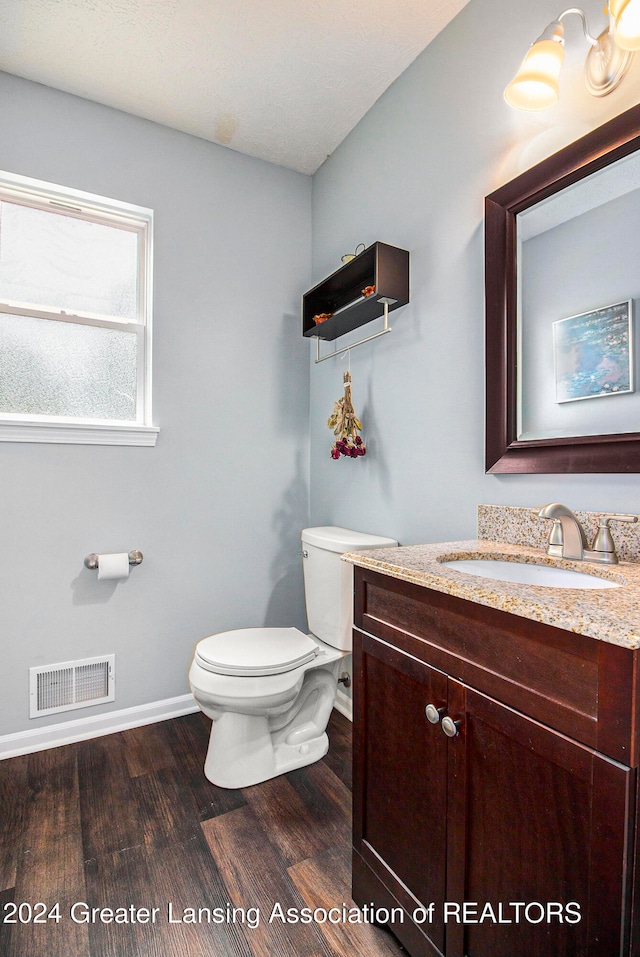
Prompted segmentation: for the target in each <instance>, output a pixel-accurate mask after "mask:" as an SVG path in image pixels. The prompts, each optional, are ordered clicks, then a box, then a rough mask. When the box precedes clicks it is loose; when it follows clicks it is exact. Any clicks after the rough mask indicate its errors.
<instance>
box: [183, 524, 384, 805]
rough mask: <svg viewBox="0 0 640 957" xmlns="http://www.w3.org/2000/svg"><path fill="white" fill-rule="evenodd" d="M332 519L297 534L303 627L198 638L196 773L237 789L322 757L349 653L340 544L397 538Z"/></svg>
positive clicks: (193, 679)
mask: <svg viewBox="0 0 640 957" xmlns="http://www.w3.org/2000/svg"><path fill="white" fill-rule="evenodd" d="M397 544H398V543H397V542H395V541H394V540H393V539H389V538H379V537H376V536H373V535H366V534H363V533H361V532H352V531H349V530H347V529H343V528H337V527H333V526H325V527H322V528H315V529H313V528H311V529H304V530H303V532H302V545H303V552H302V554H303V560H304V566H303V567H304V581H305V599H306V606H307V618H308V621H309V627H310V629H311V633H310V634H304V632H302V631H299V630H298V629H297V628H240V629H235V630H232V631H225V632H218V633H217V634H214V635H209V636H208V637H206V638H203V639H202V640H201V641H199V642H198V644H197V645H196V649H195V652H194V656H193V661H192V663H191V668H190V670H189V684H190V686H191V691H192V694H193V697H194V699H195V701H196V702H197V704H198V706H199V707H200V708H201V709H202V711H203V712H204V713H205V714H206V715H207V716H208V717H210V718H211V719H212V721H213V725H212V728H211V737H210V740H209V748H208V751H207V757H206V760H205V765H204V773H205V775H206V777H207V778H208V779H209V781H211V782H212V783H213V784H216V785H218V786H219V787H224V788H242V787H248V786H250V785H252V784H258V783H259V782H261V781H266V780H268V779H269V778H272V777H275V776H276V775H279V774H284V773H286V772H287V771H292V770H293V769H295V768H300V767H304V766H305V765H307V764H312V763H313V762H314V761H318V760H319V759H320V758H322V757H323V756H324V755H325V754H326V753H327V750H328V748H329V739H328V737H327V734H326V727H327V723H328V721H329V717H330V715H331V711H332V709H333V705H334V702H335V697H336V690H337V685H338V676H339V674H340V671H341V661H342V659H343V658H344V657H345V656H346V655H348V654H349V653H350V651H351V629H352V625H353V617H352V603H353V597H352V591H353V568H352V566H351V565H348V564H347V563H345V562H342V561H340V556H341V554H342V553H343V552H345V551H351V550H353V549H357V548H367V547H368V548H371V547H383V546H392V545H397Z"/></svg>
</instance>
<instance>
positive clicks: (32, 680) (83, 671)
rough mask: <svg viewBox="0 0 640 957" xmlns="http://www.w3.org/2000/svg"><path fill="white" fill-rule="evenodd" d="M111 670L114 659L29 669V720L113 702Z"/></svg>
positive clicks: (99, 659)
mask: <svg viewBox="0 0 640 957" xmlns="http://www.w3.org/2000/svg"><path fill="white" fill-rule="evenodd" d="M115 669H116V656H115V655H104V656H103V657H102V658H84V659H83V660H82V661H64V662H62V664H59V665H44V666H40V667H37V668H29V688H30V707H29V717H30V718H39V717H40V716H41V715H44V714H56V713H57V712H58V711H73V710H74V709H75V708H89V707H91V706H92V705H96V704H103V703H104V702H105V701H113V700H114V699H115Z"/></svg>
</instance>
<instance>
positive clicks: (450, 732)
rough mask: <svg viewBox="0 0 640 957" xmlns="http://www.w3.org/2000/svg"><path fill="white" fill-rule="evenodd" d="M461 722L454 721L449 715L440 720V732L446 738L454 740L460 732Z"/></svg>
mask: <svg viewBox="0 0 640 957" xmlns="http://www.w3.org/2000/svg"><path fill="white" fill-rule="evenodd" d="M461 724H462V721H454V720H453V718H450V717H449V715H447V716H446V718H443V719H442V730H443V731H444V733H445V734H446V736H447V737H448V738H455V736H456V735H457V734H458V732H459V730H460V725H461Z"/></svg>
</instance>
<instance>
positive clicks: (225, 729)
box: [204, 713, 329, 788]
mask: <svg viewBox="0 0 640 957" xmlns="http://www.w3.org/2000/svg"><path fill="white" fill-rule="evenodd" d="M328 750H329V738H328V737H327V735H326V732H325V733H323V734H320V735H319V736H318V737H316V738H312V739H311V740H309V741H304V742H303V743H302V744H287V742H286V741H281V742H280V743H278V744H274V743H273V738H272V734H271V730H270V728H269V721H268V718H266V717H263V716H261V715H246V714H233V713H227V714H223V715H222V716H221V717H220V718H218V720H217V721H216V722H215V733H212V735H211V737H210V739H209V749H208V751H207V757H206V760H205V763H204V773H205V777H206V778H207V779H208V780H209V781H211V783H212V784H215V785H216V786H217V787H220V788H246V787H251V785H253V784H260V782H261V781H268V780H269V778H275V777H277V776H278V775H279V774H286V773H287V771H294V770H295V769H296V768H303V767H305V766H306V765H307V764H313V763H314V762H315V761H319V760H320V758H323V757H324V756H325V754H326V753H327V751H328Z"/></svg>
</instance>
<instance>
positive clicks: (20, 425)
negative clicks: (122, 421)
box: [0, 418, 160, 446]
mask: <svg viewBox="0 0 640 957" xmlns="http://www.w3.org/2000/svg"><path fill="white" fill-rule="evenodd" d="M159 431H160V429H158V428H156V426H153V425H137V424H135V423H134V424H132V425H114V424H109V425H105V424H95V423H78V422H65V423H62V422H29V421H27V420H25V419H23V420H21V421H19V422H18V421H10V420H9V419H2V418H0V442H53V443H56V444H62V445H140V446H143V445H144V446H154V445H155V444H156V440H157V438H158V433H159Z"/></svg>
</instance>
